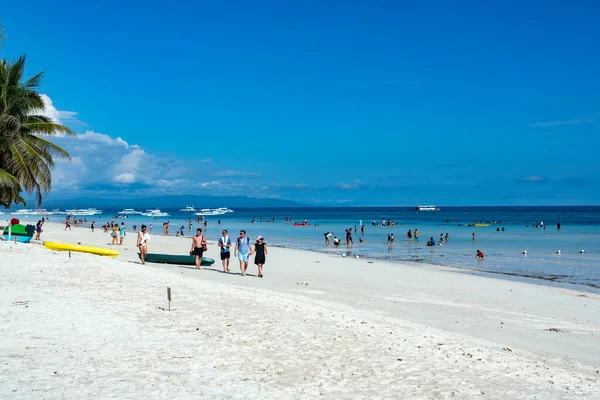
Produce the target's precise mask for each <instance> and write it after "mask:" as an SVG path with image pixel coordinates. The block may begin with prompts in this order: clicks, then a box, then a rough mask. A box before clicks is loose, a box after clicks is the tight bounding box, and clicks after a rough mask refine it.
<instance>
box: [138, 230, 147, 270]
mask: <svg viewBox="0 0 600 400" xmlns="http://www.w3.org/2000/svg"><path fill="white" fill-rule="evenodd" d="M149 240H150V234H149V233H148V232H147V231H146V225H142V228H141V229H140V231H139V232H138V236H137V245H136V246H137V248H138V249H140V255H141V258H142V265H145V264H146V254H148V241H149Z"/></svg>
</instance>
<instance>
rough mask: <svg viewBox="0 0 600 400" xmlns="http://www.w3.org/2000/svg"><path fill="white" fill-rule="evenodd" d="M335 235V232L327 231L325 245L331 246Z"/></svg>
mask: <svg viewBox="0 0 600 400" xmlns="http://www.w3.org/2000/svg"><path fill="white" fill-rule="evenodd" d="M332 236H333V233H331V232H325V246H326V247H330V246H331V238H332Z"/></svg>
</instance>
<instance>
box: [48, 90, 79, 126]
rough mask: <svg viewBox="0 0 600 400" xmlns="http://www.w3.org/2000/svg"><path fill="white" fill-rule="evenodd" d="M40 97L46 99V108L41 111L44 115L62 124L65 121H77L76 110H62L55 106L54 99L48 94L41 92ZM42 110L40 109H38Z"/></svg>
mask: <svg viewBox="0 0 600 400" xmlns="http://www.w3.org/2000/svg"><path fill="white" fill-rule="evenodd" d="M40 97H41V98H42V100H43V101H44V110H43V111H41V114H42V115H45V116H46V117H48V118H50V119H51V120H52V122H54V123H57V124H62V123H64V121H69V120H74V121H77V119H76V117H77V112H75V111H60V110H57V109H56V107H54V104H53V103H52V99H51V98H50V96H48V95H47V94H43V93H42V94H40ZM38 112H40V111H38Z"/></svg>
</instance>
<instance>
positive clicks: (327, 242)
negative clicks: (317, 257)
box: [323, 225, 365, 248]
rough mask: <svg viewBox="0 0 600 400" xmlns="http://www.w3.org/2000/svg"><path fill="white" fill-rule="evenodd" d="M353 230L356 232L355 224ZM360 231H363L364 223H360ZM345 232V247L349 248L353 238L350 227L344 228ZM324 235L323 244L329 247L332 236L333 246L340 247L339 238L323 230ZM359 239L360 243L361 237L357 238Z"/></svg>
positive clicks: (352, 243) (351, 245)
mask: <svg viewBox="0 0 600 400" xmlns="http://www.w3.org/2000/svg"><path fill="white" fill-rule="evenodd" d="M354 232H356V226H354ZM361 232H362V233H363V235H364V233H365V230H364V225H361ZM345 234H346V247H347V248H350V247H353V246H354V240H353V239H352V228H348V229H346V230H345ZM323 235H324V236H325V246H326V247H331V238H333V247H336V248H337V247H340V244H341V240H340V239H339V238H338V237H337V236H335V235H334V234H333V232H325V233H324V234H323ZM359 241H360V242H361V243H362V242H363V238H359Z"/></svg>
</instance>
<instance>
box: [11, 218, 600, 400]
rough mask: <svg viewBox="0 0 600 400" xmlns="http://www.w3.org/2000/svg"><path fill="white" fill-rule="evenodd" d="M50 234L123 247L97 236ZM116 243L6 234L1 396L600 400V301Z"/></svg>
mask: <svg viewBox="0 0 600 400" xmlns="http://www.w3.org/2000/svg"><path fill="white" fill-rule="evenodd" d="M155 233H156V232H155ZM215 233H217V232H211V235H212V236H214V234H215ZM212 236H211V237H209V238H210V239H216V237H212ZM232 236H233V235H232ZM42 238H43V239H44V240H47V241H56V242H63V243H78V242H79V243H81V244H84V245H92V246H102V247H107V248H111V246H109V245H108V243H110V236H109V234H107V233H104V232H103V231H102V229H96V232H94V233H92V232H90V230H89V229H88V228H83V227H80V228H73V230H72V231H71V232H68V231H67V232H64V231H63V225H62V224H55V223H51V224H45V225H44V233H43V237H42ZM252 239H254V237H252ZM267 239H268V238H267ZM190 242H191V239H190V238H189V237H188V238H178V237H164V236H159V235H157V234H155V235H153V236H152V239H151V241H150V245H149V252H152V253H173V254H186V253H187V251H189V248H190ZM114 247H115V248H117V250H119V251H120V255H119V256H118V257H117V258H115V259H110V258H104V257H98V256H94V255H90V254H84V253H75V252H73V253H71V257H69V254H68V253H66V252H53V251H49V250H47V249H46V248H44V247H43V246H42V245H41V243H32V244H14V243H7V242H0V259H1V260H2V281H1V282H2V284H1V288H0V290H1V293H2V295H1V296H0V307H1V309H2V314H1V324H0V331H1V334H2V337H3V340H2V342H1V343H2V344H1V348H0V397H1V398H11V399H15V398H119V399H128V398H131V399H133V398H135V399H139V398H166V397H169V398H176V399H180V398H181V399H184V398H215V399H222V398H240V399H241V398H244V399H245V398H278V399H284V398H285V399H287V398H289V399H296V398H315V397H320V396H321V397H323V398H336V399H337V398H394V399H398V398H410V399H413V398H415V399H429V398H432V399H437V398H441V399H443V398H464V399H472V398H486V399H516V398H538V399H562V398H564V399H571V398H590V399H600V362H599V360H600V313H599V310H600V307H599V305H600V303H599V300H600V298H599V296H597V295H594V294H590V293H582V292H577V291H570V290H565V289H558V288H552V287H546V286H538V285H531V284H526V283H520V282H512V281H507V280H497V279H492V278H486V277H479V276H473V275H468V274H465V273H461V272H460V271H458V270H454V269H451V268H446V267H438V266H433V265H422V266H419V267H416V266H408V265H402V264H397V263H386V262H379V261H375V262H373V261H371V260H367V259H354V258H343V257H340V256H339V255H335V254H331V255H329V254H319V253H312V252H306V251H299V250H290V249H282V248H275V247H270V248H269V254H268V256H267V263H266V265H265V278H263V279H258V278H256V276H255V275H256V266H254V265H253V263H252V260H251V265H250V276H246V277H241V276H240V275H239V267H238V265H237V260H235V259H232V265H231V271H232V273H230V274H224V273H221V272H220V270H221V265H220V261H217V262H216V263H215V264H214V265H213V266H212V267H206V268H204V269H203V270H202V271H196V270H194V269H193V268H191V267H180V266H175V265H157V264H147V265H145V266H144V265H141V264H140V262H139V260H138V257H137V254H136V253H137V252H136V248H135V234H134V233H133V232H129V233H128V236H127V237H126V238H125V244H124V245H123V246H114ZM205 255H206V256H207V257H211V258H214V259H216V260H217V259H218V258H219V257H218V255H219V254H218V248H217V246H216V245H215V242H214V240H213V241H211V242H209V250H208V252H207V253H206V254H205ZM167 287H170V288H171V289H172V297H173V302H172V304H171V311H168V310H166V309H167V308H168V304H167V300H166V292H167Z"/></svg>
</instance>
